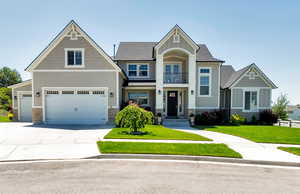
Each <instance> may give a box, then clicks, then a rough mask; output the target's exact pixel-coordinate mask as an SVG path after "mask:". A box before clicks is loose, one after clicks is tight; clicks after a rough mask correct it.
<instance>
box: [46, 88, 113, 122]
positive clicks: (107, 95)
mask: <svg viewBox="0 0 300 194" xmlns="http://www.w3.org/2000/svg"><path fill="white" fill-rule="evenodd" d="M64 89H66V90H78V89H80V90H105V93H106V97H107V110H106V120H105V121H106V122H107V121H108V108H109V93H108V87H42V98H43V100H42V107H43V122H44V123H45V122H46V110H45V106H46V104H45V99H46V95H45V91H46V90H60V91H61V90H64ZM59 93H60V94H61V92H59ZM75 93H76V92H74V94H75ZM111 107H113V106H111Z"/></svg>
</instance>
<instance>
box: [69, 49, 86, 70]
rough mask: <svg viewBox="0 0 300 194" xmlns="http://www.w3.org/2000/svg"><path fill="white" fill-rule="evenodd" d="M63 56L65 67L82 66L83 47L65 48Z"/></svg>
mask: <svg viewBox="0 0 300 194" xmlns="http://www.w3.org/2000/svg"><path fill="white" fill-rule="evenodd" d="M65 57H66V59H65V62H66V64H65V66H66V67H82V66H84V49H65Z"/></svg>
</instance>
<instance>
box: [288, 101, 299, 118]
mask: <svg viewBox="0 0 300 194" xmlns="http://www.w3.org/2000/svg"><path fill="white" fill-rule="evenodd" d="M287 112H288V116H289V119H291V120H300V105H299V104H298V105H295V106H293V105H288V106H287Z"/></svg>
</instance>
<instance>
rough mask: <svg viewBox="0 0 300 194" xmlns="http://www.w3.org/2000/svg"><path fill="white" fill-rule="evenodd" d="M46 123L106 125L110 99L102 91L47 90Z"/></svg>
mask: <svg viewBox="0 0 300 194" xmlns="http://www.w3.org/2000/svg"><path fill="white" fill-rule="evenodd" d="M45 95H46V96H45V122H46V123H48V124H83V125H86V124H88V125H95V124H104V123H105V122H106V121H107V111H108V110H107V108H108V97H107V92H106V90H105V89H102V90H95V89H94V90H88V89H82V90H46V91H45Z"/></svg>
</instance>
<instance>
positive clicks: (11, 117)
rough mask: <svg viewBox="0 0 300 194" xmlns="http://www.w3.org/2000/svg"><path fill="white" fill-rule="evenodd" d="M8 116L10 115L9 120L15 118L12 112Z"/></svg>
mask: <svg viewBox="0 0 300 194" xmlns="http://www.w3.org/2000/svg"><path fill="white" fill-rule="evenodd" d="M7 117H8V119H9V120H11V121H12V120H13V118H14V115H13V114H12V113H8V115H7Z"/></svg>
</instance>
